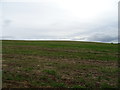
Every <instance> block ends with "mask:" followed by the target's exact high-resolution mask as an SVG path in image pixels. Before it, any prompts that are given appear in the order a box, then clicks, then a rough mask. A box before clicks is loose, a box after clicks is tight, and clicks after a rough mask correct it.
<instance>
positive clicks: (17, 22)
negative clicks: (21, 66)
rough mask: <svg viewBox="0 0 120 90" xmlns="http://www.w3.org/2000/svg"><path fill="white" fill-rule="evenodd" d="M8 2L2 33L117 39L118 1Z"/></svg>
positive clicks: (26, 36) (23, 37) (19, 37)
mask: <svg viewBox="0 0 120 90" xmlns="http://www.w3.org/2000/svg"><path fill="white" fill-rule="evenodd" d="M11 1H14V2H9V1H8V0H5V2H4V8H3V13H4V14H3V15H4V17H3V24H4V30H3V36H12V37H13V39H70V40H85V41H86V40H90V41H102V42H111V41H113V40H116V38H117V33H118V32H117V0H114V1H113V0H91V1H89V0H84V1H83V0H35V1H34V0H32V3H30V2H31V1H29V0H26V1H22V2H15V0H11ZM36 1H38V2H37V3H35V2H36ZM87 1H88V2H87ZM33 2H34V3H33Z"/></svg>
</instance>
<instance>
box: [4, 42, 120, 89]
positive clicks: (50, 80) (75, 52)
mask: <svg viewBox="0 0 120 90" xmlns="http://www.w3.org/2000/svg"><path fill="white" fill-rule="evenodd" d="M2 45H3V46H2V54H3V57H2V59H3V61H2V62H3V66H2V68H3V87H4V88H8V87H10V88H15V87H19V88H23V87H24V88H31V87H32V88H53V87H54V88H63V87H64V88H93V87H98V88H117V87H118V86H117V85H118V67H117V61H118V44H110V43H95V42H77V41H15V40H14V41H12V40H11V41H10V40H3V41H2Z"/></svg>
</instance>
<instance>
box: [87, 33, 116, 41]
mask: <svg viewBox="0 0 120 90" xmlns="http://www.w3.org/2000/svg"><path fill="white" fill-rule="evenodd" d="M87 40H88V41H100V42H112V41H117V40H118V37H117V36H110V35H107V34H104V33H102V34H99V33H98V34H94V35H92V36H89V37H88V38H87Z"/></svg>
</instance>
